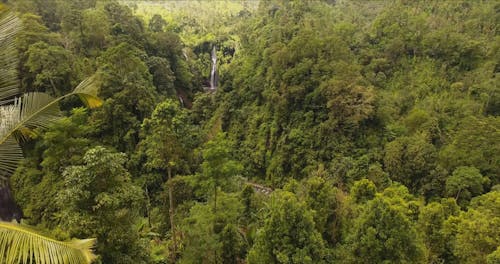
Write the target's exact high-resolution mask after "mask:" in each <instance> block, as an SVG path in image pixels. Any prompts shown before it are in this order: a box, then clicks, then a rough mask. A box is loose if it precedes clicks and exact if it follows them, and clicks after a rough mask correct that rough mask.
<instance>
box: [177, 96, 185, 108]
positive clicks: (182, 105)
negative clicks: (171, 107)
mask: <svg viewBox="0 0 500 264" xmlns="http://www.w3.org/2000/svg"><path fill="white" fill-rule="evenodd" d="M178 98H179V102H180V103H181V107H184V99H182V96H180V95H179V96H178Z"/></svg>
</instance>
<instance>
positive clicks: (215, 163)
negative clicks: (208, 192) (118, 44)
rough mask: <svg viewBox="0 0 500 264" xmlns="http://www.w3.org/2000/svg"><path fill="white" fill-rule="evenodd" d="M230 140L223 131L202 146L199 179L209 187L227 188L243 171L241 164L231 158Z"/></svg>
mask: <svg viewBox="0 0 500 264" xmlns="http://www.w3.org/2000/svg"><path fill="white" fill-rule="evenodd" d="M230 144H231V142H230V141H229V140H228V139H226V135H225V134H223V133H220V134H217V135H216V137H215V138H214V139H212V140H210V141H208V142H207V143H206V144H205V145H204V147H203V163H202V164H201V170H202V173H201V175H200V177H201V180H202V181H204V182H205V183H204V184H205V185H206V186H211V189H214V188H215V189H217V188H219V187H222V188H228V187H230V186H231V185H232V184H233V183H234V180H235V176H238V175H239V174H240V173H241V172H242V171H243V166H241V164H240V163H239V162H237V161H236V160H234V159H233V158H232V155H231V145H230ZM209 188H210V187H209Z"/></svg>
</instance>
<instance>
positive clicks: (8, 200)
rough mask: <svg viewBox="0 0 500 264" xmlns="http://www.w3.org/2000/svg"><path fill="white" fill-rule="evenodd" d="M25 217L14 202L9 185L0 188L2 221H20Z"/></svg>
mask: <svg viewBox="0 0 500 264" xmlns="http://www.w3.org/2000/svg"><path fill="white" fill-rule="evenodd" d="M22 216H23V211H22V210H21V208H19V206H18V205H17V204H16V202H15V201H14V197H12V193H11V191H10V187H9V185H4V186H3V187H0V220H1V221H8V222H10V221H12V219H16V221H18V222H19V221H20V220H21V218H22Z"/></svg>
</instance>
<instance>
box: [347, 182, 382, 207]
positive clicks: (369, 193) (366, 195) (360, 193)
mask: <svg viewBox="0 0 500 264" xmlns="http://www.w3.org/2000/svg"><path fill="white" fill-rule="evenodd" d="M376 193H377V189H376V188H375V184H373V182H371V181H370V180H368V179H363V180H360V181H357V182H355V183H354V185H353V186H352V188H351V196H352V198H353V199H354V201H355V202H357V203H364V202H366V201H369V200H372V199H373V198H375V194H376Z"/></svg>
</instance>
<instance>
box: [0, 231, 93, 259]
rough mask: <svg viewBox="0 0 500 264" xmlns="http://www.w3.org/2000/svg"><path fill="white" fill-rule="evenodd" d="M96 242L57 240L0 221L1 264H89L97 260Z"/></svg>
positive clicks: (87, 240) (91, 240)
mask: <svg viewBox="0 0 500 264" xmlns="http://www.w3.org/2000/svg"><path fill="white" fill-rule="evenodd" d="M94 243H95V239H84V240H73V241H69V242H61V241H57V240H54V239H51V238H48V237H45V236H42V235H39V234H37V232H36V231H34V230H32V229H31V228H29V227H27V226H24V225H19V224H14V223H7V222H0V263H2V264H20V263H22V264H24V263H37V264H86V263H91V262H92V260H94V259H95V255H94V254H93V253H92V247H93V246H94Z"/></svg>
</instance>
